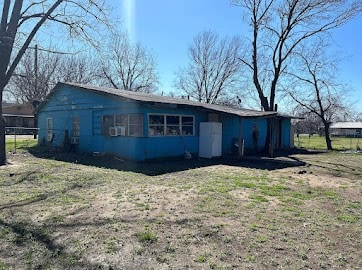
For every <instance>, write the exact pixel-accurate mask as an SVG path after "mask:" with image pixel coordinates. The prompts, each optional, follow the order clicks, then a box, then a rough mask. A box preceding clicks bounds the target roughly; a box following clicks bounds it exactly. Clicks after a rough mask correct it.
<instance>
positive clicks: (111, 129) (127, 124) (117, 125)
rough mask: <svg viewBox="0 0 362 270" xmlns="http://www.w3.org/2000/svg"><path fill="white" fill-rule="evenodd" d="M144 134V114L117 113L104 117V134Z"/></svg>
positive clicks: (140, 135) (134, 135) (136, 135)
mask: <svg viewBox="0 0 362 270" xmlns="http://www.w3.org/2000/svg"><path fill="white" fill-rule="evenodd" d="M110 133H112V135H113V136H133V137H142V136H143V115H142V114H138V113H134V114H117V115H104V116H103V117H102V134H103V135H105V136H110Z"/></svg>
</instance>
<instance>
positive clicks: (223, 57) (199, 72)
mask: <svg viewBox="0 0 362 270" xmlns="http://www.w3.org/2000/svg"><path fill="white" fill-rule="evenodd" d="M240 51H241V42H240V39H239V38H237V37H233V38H226V37H225V38H220V37H219V35H218V34H216V33H215V32H212V31H203V32H201V33H199V34H198V35H197V36H195V38H194V40H193V43H192V44H191V45H190V47H189V64H188V66H187V67H186V68H183V69H181V70H180V71H179V72H178V74H177V77H176V79H175V87H176V88H177V89H180V90H181V91H183V92H184V93H185V94H186V95H188V96H190V97H191V98H192V99H195V100H197V101H199V102H205V103H218V102H220V101H221V100H223V102H224V103H225V102H226V101H225V100H226V99H228V98H230V96H229V95H230V93H232V92H234V90H235V89H237V87H239V84H238V80H239V76H238V75H239V71H240V67H241V65H242V63H241V61H240V60H239V58H240V55H239V54H240ZM235 100H236V97H235Z"/></svg>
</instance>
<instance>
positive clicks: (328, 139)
mask: <svg viewBox="0 0 362 270" xmlns="http://www.w3.org/2000/svg"><path fill="white" fill-rule="evenodd" d="M324 136H325V138H326V144H327V149H328V150H333V147H332V140H331V136H330V134H329V123H324Z"/></svg>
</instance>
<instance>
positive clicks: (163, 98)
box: [39, 83, 277, 117]
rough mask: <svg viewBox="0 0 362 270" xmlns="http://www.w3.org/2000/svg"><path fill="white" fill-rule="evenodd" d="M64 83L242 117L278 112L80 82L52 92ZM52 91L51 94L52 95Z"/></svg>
mask: <svg viewBox="0 0 362 270" xmlns="http://www.w3.org/2000/svg"><path fill="white" fill-rule="evenodd" d="M62 85H65V86H71V87H76V88H80V89H83V90H86V91H91V92H95V93H99V94H103V95H112V96H117V97H120V98H123V99H128V100H135V101H139V102H145V103H154V104H175V105H184V106H190V107H198V108H200V109H206V110H211V111H216V112H223V113H228V114H234V115H238V116H242V117H266V116H272V115H276V114H277V113H276V112H264V111H256V110H248V109H240V108H233V107H228V106H221V105H215V104H207V103H202V102H196V101H191V100H187V99H177V98H172V97H167V96H159V95H152V94H146V93H140V92H133V91H125V90H120V89H114V88H107V87H98V86H91V85H85V84H78V83H58V84H57V86H56V87H55V88H54V89H53V91H52V93H53V92H54V91H56V90H57V89H58V88H59V87H61V86H62ZM52 93H50V95H52ZM41 107H42V106H40V108H39V110H40V109H41Z"/></svg>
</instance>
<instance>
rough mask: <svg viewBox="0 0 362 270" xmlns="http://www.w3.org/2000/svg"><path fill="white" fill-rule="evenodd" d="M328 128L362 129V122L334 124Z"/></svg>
mask: <svg viewBox="0 0 362 270" xmlns="http://www.w3.org/2000/svg"><path fill="white" fill-rule="evenodd" d="M330 128H340V129H362V122H336V123H333V124H332V125H331V126H330Z"/></svg>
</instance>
